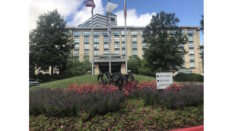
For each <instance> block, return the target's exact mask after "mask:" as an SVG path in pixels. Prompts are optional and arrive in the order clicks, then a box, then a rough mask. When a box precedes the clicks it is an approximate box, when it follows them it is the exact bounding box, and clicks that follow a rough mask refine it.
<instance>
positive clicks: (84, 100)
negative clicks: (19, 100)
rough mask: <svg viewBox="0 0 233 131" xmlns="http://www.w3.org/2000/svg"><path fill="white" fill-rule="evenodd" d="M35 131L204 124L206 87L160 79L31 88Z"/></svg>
mask: <svg viewBox="0 0 233 131" xmlns="http://www.w3.org/2000/svg"><path fill="white" fill-rule="evenodd" d="M29 100H30V130H35V131H37V130H51V131H52V130H61V131H62V130H64V131H66V130H170V129H176V128H182V127H190V126H196V125H202V124H203V85H195V84H189V85H185V84H173V85H171V86H170V87H168V88H167V89H165V90H156V81H149V82H148V81H147V82H130V83H128V84H127V85H125V86H124V87H123V90H122V91H119V89H118V87H116V86H114V85H106V86H104V85H101V84H79V85H78V84H70V85H69V86H68V87H67V88H40V89H38V90H31V91H30V98H29Z"/></svg>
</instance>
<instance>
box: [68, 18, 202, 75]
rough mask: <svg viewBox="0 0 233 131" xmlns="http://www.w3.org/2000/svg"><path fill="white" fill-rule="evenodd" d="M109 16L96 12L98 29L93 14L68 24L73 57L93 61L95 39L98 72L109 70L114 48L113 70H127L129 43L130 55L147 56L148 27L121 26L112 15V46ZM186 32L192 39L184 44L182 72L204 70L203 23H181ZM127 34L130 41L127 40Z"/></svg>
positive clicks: (95, 61) (95, 63)
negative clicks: (77, 22)
mask: <svg viewBox="0 0 233 131" xmlns="http://www.w3.org/2000/svg"><path fill="white" fill-rule="evenodd" d="M107 20H108V16H103V15H99V14H96V15H94V17H93V21H94V22H93V23H94V32H93V35H92V33H91V25H92V24H91V18H90V19H88V20H87V21H86V22H84V23H83V24H81V25H79V26H78V27H74V28H68V29H69V33H70V35H71V36H72V39H73V42H74V45H75V48H74V50H73V51H72V54H73V57H74V58H75V59H77V60H79V61H90V62H92V59H93V58H92V56H93V54H92V53H93V45H92V43H93V41H94V74H99V73H100V72H107V71H108V62H109V56H108V55H109V51H111V65H112V66H111V68H112V72H121V73H125V72H126V70H125V57H126V44H127V59H128V58H129V57H130V56H138V57H139V58H140V59H142V58H143V54H144V52H143V49H144V48H145V47H146V43H144V42H143V30H144V29H145V27H134V26H127V32H125V31H124V26H117V17H116V15H114V14H111V15H110V20H111V29H112V31H111V33H112V41H111V42H112V43H111V49H110V47H109V42H108V33H107ZM180 28H182V32H183V33H184V34H186V35H187V36H188V42H187V44H185V45H184V49H185V50H186V51H187V54H185V56H184V61H185V63H184V68H182V69H180V70H179V72H183V73H197V74H202V73H203V67H202V60H201V56H200V48H199V47H200V29H199V27H180ZM125 35H126V37H127V41H126V40H125Z"/></svg>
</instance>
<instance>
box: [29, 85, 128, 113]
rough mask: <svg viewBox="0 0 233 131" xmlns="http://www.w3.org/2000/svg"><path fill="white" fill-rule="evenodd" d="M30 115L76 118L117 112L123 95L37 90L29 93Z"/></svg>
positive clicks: (120, 93)
mask: <svg viewBox="0 0 233 131" xmlns="http://www.w3.org/2000/svg"><path fill="white" fill-rule="evenodd" d="M29 100H30V105H29V106H30V114H31V115H38V114H45V115H48V116H76V115H80V114H83V113H82V112H86V113H88V114H89V115H90V116H94V115H96V114H105V113H107V112H113V111H117V110H119V108H120V104H121V103H122V101H123V100H124V99H123V93H122V92H120V91H115V92H112V93H105V92H104V91H102V90H101V91H99V92H93V93H85V94H82V95H81V94H79V93H77V92H75V91H68V92H65V91H64V90H61V89H53V90H51V89H39V90H35V91H31V92H30V98H29Z"/></svg>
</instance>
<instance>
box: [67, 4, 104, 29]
mask: <svg viewBox="0 0 233 131" xmlns="http://www.w3.org/2000/svg"><path fill="white" fill-rule="evenodd" d="M95 5H96V7H95V9H94V14H101V15H104V10H105V8H104V7H103V4H102V0H95ZM89 18H91V8H90V7H85V6H83V7H82V8H81V10H80V11H77V12H75V14H74V17H73V20H72V21H70V22H68V26H78V25H80V24H82V23H83V22H85V21H86V20H88V19H89Z"/></svg>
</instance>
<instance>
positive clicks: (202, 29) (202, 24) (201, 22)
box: [200, 15, 204, 32]
mask: <svg viewBox="0 0 233 131" xmlns="http://www.w3.org/2000/svg"><path fill="white" fill-rule="evenodd" d="M200 24H201V31H203V32H204V16H203V15H202V16H201V21H200Z"/></svg>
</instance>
